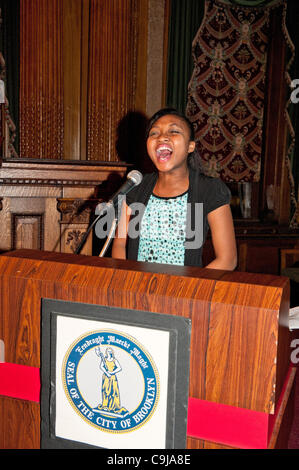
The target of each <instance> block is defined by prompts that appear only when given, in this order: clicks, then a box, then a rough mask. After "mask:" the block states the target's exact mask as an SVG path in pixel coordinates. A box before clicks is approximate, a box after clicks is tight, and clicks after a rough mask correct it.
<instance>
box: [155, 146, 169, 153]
mask: <svg viewBox="0 0 299 470" xmlns="http://www.w3.org/2000/svg"><path fill="white" fill-rule="evenodd" d="M163 150H166V151H168V152H172V149H171V148H170V147H168V146H167V145H162V146H161V147H159V148H158V149H157V153H161V152H163Z"/></svg>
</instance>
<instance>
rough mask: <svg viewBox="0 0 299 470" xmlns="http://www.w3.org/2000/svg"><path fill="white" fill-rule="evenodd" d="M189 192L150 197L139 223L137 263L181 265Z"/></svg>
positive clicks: (182, 263)
mask: <svg viewBox="0 0 299 470" xmlns="http://www.w3.org/2000/svg"><path fill="white" fill-rule="evenodd" d="M187 199H188V191H186V192H185V193H184V194H181V195H180V196H176V197H170V198H162V197H158V196H155V195H153V194H152V195H151V197H150V199H149V201H148V204H147V206H146V209H145V211H144V215H143V218H142V222H141V231H140V242H139V249H138V258H137V259H138V261H147V262H150V263H162V264H175V265H181V266H183V265H184V259H185V245H184V242H185V238H186V218H187Z"/></svg>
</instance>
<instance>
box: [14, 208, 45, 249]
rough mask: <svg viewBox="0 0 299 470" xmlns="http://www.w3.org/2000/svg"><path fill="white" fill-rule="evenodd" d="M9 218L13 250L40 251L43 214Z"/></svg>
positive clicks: (16, 215) (42, 242)
mask: <svg viewBox="0 0 299 470" xmlns="http://www.w3.org/2000/svg"><path fill="white" fill-rule="evenodd" d="M11 216H12V246H13V249H15V250H18V249H20V248H30V249H32V250H42V249H43V247H44V235H43V229H44V222H43V214H34V213H31V214H22V215H21V214H11Z"/></svg>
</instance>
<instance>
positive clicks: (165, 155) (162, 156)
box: [156, 145, 172, 162]
mask: <svg viewBox="0 0 299 470" xmlns="http://www.w3.org/2000/svg"><path fill="white" fill-rule="evenodd" d="M171 154H172V149H171V148H170V147H169V146H168V145H161V146H160V147H159V148H158V149H157V150H156V155H157V159H158V160H159V161H161V162H166V161H167V160H169V159H170V157H171Z"/></svg>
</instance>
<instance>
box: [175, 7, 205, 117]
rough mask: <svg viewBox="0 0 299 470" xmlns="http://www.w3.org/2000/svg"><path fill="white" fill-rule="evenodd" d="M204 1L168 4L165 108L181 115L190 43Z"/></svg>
mask: <svg viewBox="0 0 299 470" xmlns="http://www.w3.org/2000/svg"><path fill="white" fill-rule="evenodd" d="M204 4H205V2H204V0H172V1H171V2H170V20H169V39H168V41H169V42H168V65H167V95H166V104H167V106H171V107H174V108H177V109H179V110H180V111H182V112H185V109H186V104H187V87H188V82H189V80H190V76H191V73H192V69H193V58H192V41H193V39H194V36H195V34H196V31H197V30H198V26H199V25H200V23H201V21H202V18H203V14H204Z"/></svg>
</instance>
